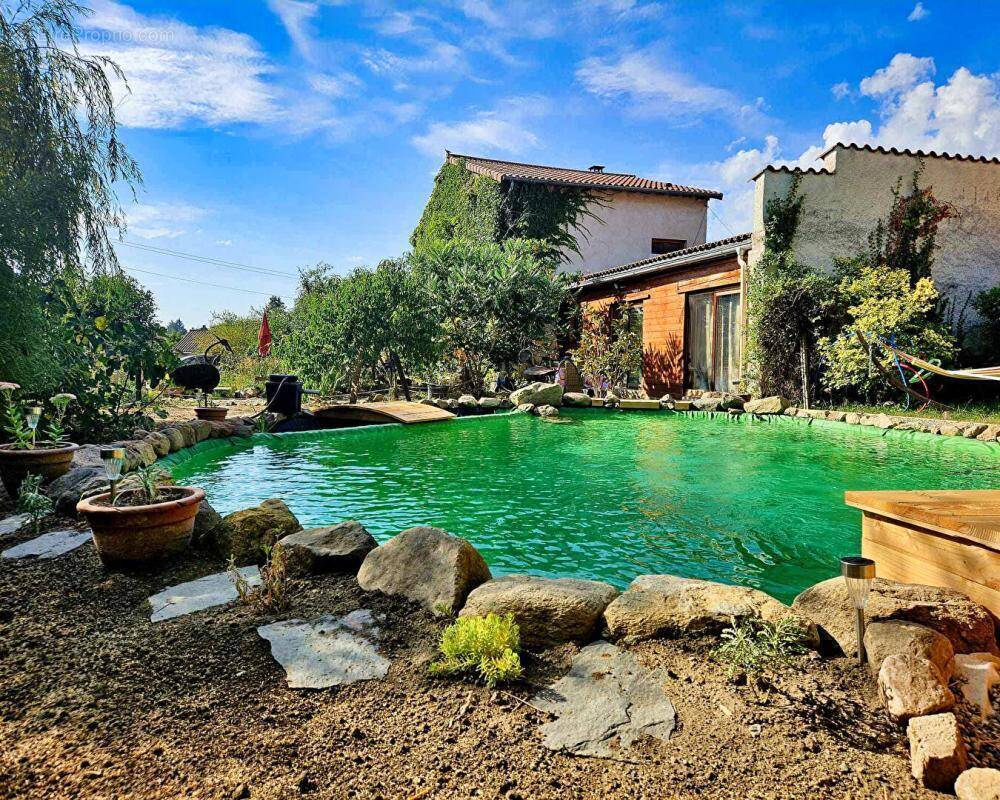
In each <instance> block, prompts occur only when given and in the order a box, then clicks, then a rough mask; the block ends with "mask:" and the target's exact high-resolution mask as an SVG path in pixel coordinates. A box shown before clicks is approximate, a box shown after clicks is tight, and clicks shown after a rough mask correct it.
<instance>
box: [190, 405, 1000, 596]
mask: <svg viewBox="0 0 1000 800" xmlns="http://www.w3.org/2000/svg"><path fill="white" fill-rule="evenodd" d="M564 418H567V419H570V420H571V421H572V422H571V423H569V424H552V423H548V422H544V421H542V420H539V419H538V418H535V417H530V416H526V415H523V414H503V415H495V416H492V417H475V418H467V419H460V420H456V421H454V422H447V423H437V424H429V425H412V426H401V425H385V426H376V427H366V428H353V429H342V430H334V431H314V432H310V433H296V434H284V435H278V436H273V435H257V436H254V437H253V438H251V439H244V440H239V441H235V440H212V441H209V442H206V443H205V444H204V445H201V446H199V448H195V449H194V450H195V452H193V453H192V452H190V451H188V454H183V453H182V454H179V455H178V456H174V457H172V471H173V473H174V476H175V477H176V478H177V479H178V480H179V481H180V482H183V483H185V484H189V485H190V484H193V485H198V486H202V487H204V489H205V491H206V492H207V494H208V497H209V499H210V500H211V502H212V504H213V506H214V507H215V508H216V509H217V510H218V511H219V512H221V513H223V514H225V513H229V512H231V511H236V510H238V509H241V508H246V507H249V506H252V505H255V504H257V503H259V502H260V501H261V500H264V499H266V498H268V497H279V498H281V499H283V500H284V501H285V502H286V503H288V505H289V506H290V507H291V509H292V511H294V512H295V514H296V516H298V518H299V520H300V521H301V522H302V524H303V525H304V526H305V527H312V526H318V525H328V524H332V523H335V522H339V521H342V520H346V519H356V520H359V521H360V522H361V523H362V524H364V526H365V527H366V528H367V529H368V530H369V531H371V532H372V534H373V535H374V536H375V537H376V538H377V539H379V540H380V541H384V540H385V539H387V538H389V537H391V536H393V535H394V534H396V533H398V532H399V531H401V530H403V529H405V528H407V527H410V526H413V525H436V526H438V527H441V528H444V529H445V530H447V531H450V532H451V533H454V534H457V535H459V536H463V537H465V538H466V539H468V540H469V541H471V542H472V543H473V544H474V545H475V546H476V548H478V550H479V551H480V552H481V553H482V554H483V556H484V557H485V558H486V560H487V562H488V563H489V565H490V567H491V569H492V571H493V573H494V574H495V575H498V574H503V573H508V572H528V573H533V574H536V575H547V576H575V577H587V578H594V579H599V580H605V581H609V582H611V583H613V584H615V585H617V586H619V587H622V586H625V585H626V584H627V583H628V582H629V581H630V580H631V579H632V578H633V577H634V576H635V575H638V574H643V573H670V574H674V575H682V576H687V577H695V578H706V579H710V580H717V581H723V582H727V583H740V584H746V585H752V586H756V587H758V588H760V589H762V590H764V591H766V592H768V593H769V594H772V595H774V596H775V597H777V598H779V599H781V600H785V601H789V600H791V598H792V597H794V595H795V594H796V593H797V592H798V591H800V590H801V589H803V588H805V587H806V586H808V585H810V584H812V583H815V582H816V581H818V580H821V579H823V578H827V577H830V576H831V575H833V574H835V573H836V571H837V568H838V567H837V559H838V557H839V556H841V555H844V554H851V553H855V552H857V551H858V548H859V542H860V512H858V511H855V510H854V509H851V508H848V507H847V506H845V505H844V502H843V497H844V491H845V490H850V489H982V488H996V487H997V486H998V484H1000V481H998V476H997V464H998V462H1000V450H998V448H997V447H996V446H995V445H989V444H986V443H983V442H976V441H971V440H966V439H955V438H949V437H941V436H931V435H928V434H919V433H904V432H897V431H890V432H888V433H887V432H885V431H880V430H876V429H873V428H864V427H859V426H849V425H844V424H840V423H829V422H825V423H821V422H816V423H814V424H812V425H807V424H805V422H804V421H802V420H795V419H788V418H777V419H774V420H771V421H759V420H757V421H753V420H748V419H747V418H746V417H743V418H738V419H733V418H731V417H728V416H725V415H697V414H672V413H665V412H649V413H644V412H610V411H607V410H596V409H595V410H580V411H566V412H564Z"/></svg>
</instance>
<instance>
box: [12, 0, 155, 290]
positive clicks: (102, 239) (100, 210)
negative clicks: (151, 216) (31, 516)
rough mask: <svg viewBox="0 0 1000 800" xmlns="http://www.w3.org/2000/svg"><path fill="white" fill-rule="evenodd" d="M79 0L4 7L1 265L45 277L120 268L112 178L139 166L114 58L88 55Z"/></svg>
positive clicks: (135, 173)
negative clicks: (124, 133) (123, 122)
mask: <svg viewBox="0 0 1000 800" xmlns="http://www.w3.org/2000/svg"><path fill="white" fill-rule="evenodd" d="M89 13H90V12H89V10H88V9H86V8H84V7H82V6H81V5H79V4H78V3H76V2H73V0H23V1H22V2H19V3H4V4H3V6H2V7H0V242H2V243H3V245H2V247H0V265H2V266H4V267H6V268H7V269H9V270H12V271H14V272H16V273H18V274H19V275H21V277H22V278H23V279H24V280H28V281H43V280H46V279H48V278H51V277H53V276H54V275H57V274H58V273H60V272H61V271H63V270H66V269H71V270H72V269H77V268H79V267H80V266H82V264H83V260H82V258H81V247H80V244H81V243H83V245H84V248H83V250H84V252H85V253H86V255H87V257H88V259H89V263H90V264H91V265H92V266H94V267H95V268H97V269H102V268H104V267H108V266H115V265H116V263H117V262H116V259H115V254H114V250H113V248H112V247H111V243H110V241H109V238H108V232H109V230H115V229H118V230H123V229H124V219H123V217H122V214H121V209H120V208H119V206H118V203H117V201H116V198H115V193H114V190H113V188H112V187H113V185H114V184H115V183H116V182H118V181H121V182H124V183H125V184H127V185H130V186H133V187H134V186H135V185H136V184H138V183H139V182H140V181H141V178H140V174H139V169H138V167H137V166H136V164H135V162H134V161H133V160H132V158H131V157H130V156H129V155H128V153H127V152H126V150H125V148H124V147H123V145H122V143H121V141H120V140H119V139H118V133H117V128H116V124H115V114H114V99H113V97H112V94H111V87H110V84H109V82H108V78H107V74H106V73H107V72H110V73H112V74H114V75H116V76H117V77H119V78H121V79H123V80H124V76H123V75H122V73H121V71H120V70H119V69H118V67H117V66H116V65H115V64H114V63H113V62H112V61H110V60H109V59H107V58H103V57H100V56H86V55H83V54H82V53H81V52H80V51H79V48H78V38H77V29H76V27H75V25H74V18H76V17H80V16H83V15H86V14H89Z"/></svg>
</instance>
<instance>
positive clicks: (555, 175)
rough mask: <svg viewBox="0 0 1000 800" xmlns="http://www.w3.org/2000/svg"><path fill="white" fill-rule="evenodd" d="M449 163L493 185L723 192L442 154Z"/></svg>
mask: <svg viewBox="0 0 1000 800" xmlns="http://www.w3.org/2000/svg"><path fill="white" fill-rule="evenodd" d="M445 152H446V157H447V159H448V161H450V162H452V163H456V162H458V161H464V162H465V168H466V169H468V170H469V171H470V172H474V173H476V174H477V175H487V176H489V177H490V178H493V179H494V180H496V181H505V180H507V181H516V182H520V183H542V184H546V185H549V186H572V187H579V188H582V189H596V190H604V191H616V192H642V193H646V194H665V195H674V196H679V197H701V198H705V199H710V198H715V199H717V200H721V199H722V192H718V191H716V190H714V189H700V188H698V187H696V186H681V185H680V184H676V183H669V182H667V181H656V180H652V179H650V178H640V177H638V176H636V175H632V174H631V173H625V172H603V171H595V170H589V169H570V168H567V167H547V166H543V165H541V164H522V163H519V162H517V161H499V160H497V159H493V158H480V157H479V156H467V155H461V154H459V153H452V152H450V151H445Z"/></svg>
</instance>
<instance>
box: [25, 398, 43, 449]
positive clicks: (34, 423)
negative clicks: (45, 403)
mask: <svg viewBox="0 0 1000 800" xmlns="http://www.w3.org/2000/svg"><path fill="white" fill-rule="evenodd" d="M41 418H42V407H41V406H28V408H27V409H26V411H25V413H24V421H25V422H27V423H28V427H29V428H31V446H32V447H34V446H35V432H36V431H37V430H38V421H39V420H40V419H41Z"/></svg>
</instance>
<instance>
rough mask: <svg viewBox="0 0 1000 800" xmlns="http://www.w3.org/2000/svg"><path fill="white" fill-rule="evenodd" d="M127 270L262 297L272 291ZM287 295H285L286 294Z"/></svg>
mask: <svg viewBox="0 0 1000 800" xmlns="http://www.w3.org/2000/svg"><path fill="white" fill-rule="evenodd" d="M124 269H126V270H128V271H129V272H142V273H144V274H146V275H156V276H157V277H158V278H170V279H171V280H174V281H184V282H185V283H197V284H199V285H200V286H214V287H215V288H216V289H226V290H227V291H230V292H246V293H247V294H259V295H261V296H262V297H271V296H272V294H273V293H272V292H257V291H254V290H253V289H241V288H238V287H236V286H223V285H222V284H221V283H208V282H207V281H196V280H195V279H194V278H182V277H181V276H180V275H167V274H166V273H165V272H153V271H152V270H151V269H139V268H138V267H124ZM286 296H287V295H286Z"/></svg>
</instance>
